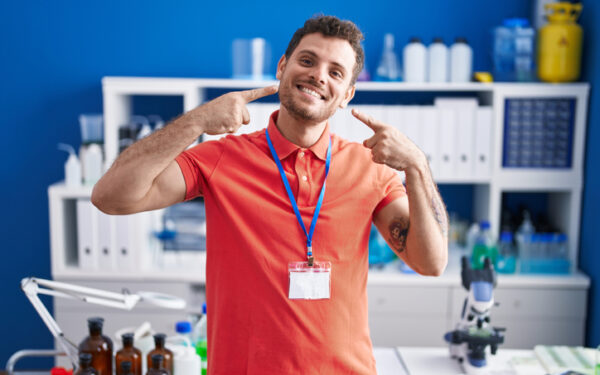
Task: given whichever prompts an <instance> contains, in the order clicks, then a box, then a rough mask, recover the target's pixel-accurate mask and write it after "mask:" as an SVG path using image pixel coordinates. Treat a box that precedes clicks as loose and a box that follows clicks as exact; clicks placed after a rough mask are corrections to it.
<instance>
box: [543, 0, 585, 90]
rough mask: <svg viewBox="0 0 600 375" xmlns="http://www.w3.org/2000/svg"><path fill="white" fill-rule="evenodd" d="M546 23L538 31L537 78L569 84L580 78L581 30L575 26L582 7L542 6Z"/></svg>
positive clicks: (567, 5)
mask: <svg viewBox="0 0 600 375" xmlns="http://www.w3.org/2000/svg"><path fill="white" fill-rule="evenodd" d="M545 9H546V16H547V17H548V21H549V23H548V24H547V25H546V26H544V27H542V28H541V29H540V30H539V40H538V76H539V78H540V79H541V80H542V81H546V82H570V81H575V80H577V79H578V78H579V73H580V69H581V44H582V39H583V30H582V29H581V26H579V25H578V24H576V23H575V21H576V20H577V18H578V17H579V14H580V13H581V9H582V5H581V4H571V3H568V2H559V3H551V4H546V5H545Z"/></svg>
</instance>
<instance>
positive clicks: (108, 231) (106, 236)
mask: <svg viewBox="0 0 600 375" xmlns="http://www.w3.org/2000/svg"><path fill="white" fill-rule="evenodd" d="M94 213H95V215H96V217H97V220H98V230H97V241H98V269H100V270H102V271H113V270H114V269H115V230H114V222H115V217H114V216H111V215H107V214H105V213H103V212H102V211H100V210H98V209H97V208H95V207H94Z"/></svg>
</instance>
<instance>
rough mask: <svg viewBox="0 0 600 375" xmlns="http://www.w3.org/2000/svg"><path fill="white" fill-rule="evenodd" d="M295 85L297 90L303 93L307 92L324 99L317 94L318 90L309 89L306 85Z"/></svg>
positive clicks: (323, 98) (323, 97)
mask: <svg viewBox="0 0 600 375" xmlns="http://www.w3.org/2000/svg"><path fill="white" fill-rule="evenodd" d="M296 87H297V88H298V90H300V91H302V92H303V93H305V94H308V95H310V96H312V97H314V98H316V99H320V100H325V96H323V95H321V94H319V93H318V92H316V91H315V90H311V89H309V88H308V87H304V86H301V85H296Z"/></svg>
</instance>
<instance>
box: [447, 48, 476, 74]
mask: <svg viewBox="0 0 600 375" xmlns="http://www.w3.org/2000/svg"><path fill="white" fill-rule="evenodd" d="M472 72H473V50H472V49H471V47H470V46H469V45H468V44H467V40H466V39H465V38H462V37H458V38H456V39H455V40H454V44H452V46H450V82H470V81H471V75H472Z"/></svg>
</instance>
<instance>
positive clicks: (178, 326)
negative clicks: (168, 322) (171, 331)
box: [175, 320, 193, 346]
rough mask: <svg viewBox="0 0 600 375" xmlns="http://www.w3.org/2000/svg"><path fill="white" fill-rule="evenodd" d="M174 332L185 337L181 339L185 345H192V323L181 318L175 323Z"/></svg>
mask: <svg viewBox="0 0 600 375" xmlns="http://www.w3.org/2000/svg"><path fill="white" fill-rule="evenodd" d="M175 332H177V334H178V335H179V336H181V337H183V338H185V340H184V341H183V342H184V345H185V346H193V340H192V324H191V323H190V322H188V321H187V320H182V321H180V322H177V323H175Z"/></svg>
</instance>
